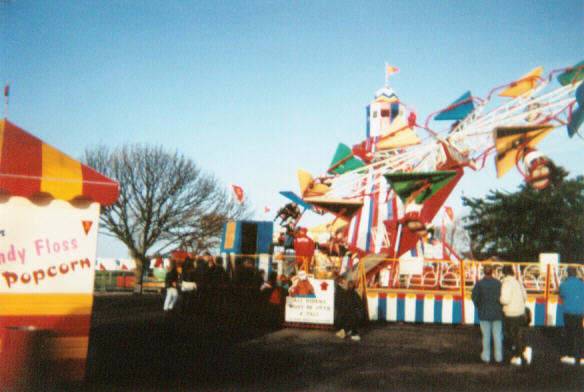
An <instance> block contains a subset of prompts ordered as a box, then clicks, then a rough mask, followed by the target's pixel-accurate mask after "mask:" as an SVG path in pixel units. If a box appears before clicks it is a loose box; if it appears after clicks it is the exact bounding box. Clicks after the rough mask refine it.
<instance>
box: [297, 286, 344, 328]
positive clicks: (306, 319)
mask: <svg viewBox="0 0 584 392" xmlns="http://www.w3.org/2000/svg"><path fill="white" fill-rule="evenodd" d="M289 291H290V295H289V296H288V297H286V322H290V323H308V324H329V325H332V324H333V323H334V321H335V284H334V280H329V279H313V278H311V277H308V278H307V279H304V280H299V279H298V280H297V281H296V282H295V283H294V284H293V285H292V287H291V288H290V290H289Z"/></svg>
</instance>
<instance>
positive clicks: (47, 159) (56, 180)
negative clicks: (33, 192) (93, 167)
mask: <svg viewBox="0 0 584 392" xmlns="http://www.w3.org/2000/svg"><path fill="white" fill-rule="evenodd" d="M41 192H47V193H50V194H51V195H53V197H54V198H56V199H64V200H71V199H73V198H75V197H77V196H79V195H81V194H82V193H83V174H82V172H81V163H79V162H78V161H76V160H74V159H72V158H69V157H68V156H67V155H65V154H63V153H62V152H60V151H59V150H56V149H54V148H53V147H51V146H49V145H47V144H44V143H43V178H42V181H41Z"/></svg>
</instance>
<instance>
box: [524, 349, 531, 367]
mask: <svg viewBox="0 0 584 392" xmlns="http://www.w3.org/2000/svg"><path fill="white" fill-rule="evenodd" d="M532 358H533V349H532V348H531V347H529V346H527V347H525V350H523V359H525V363H526V364H528V365H531V359H532Z"/></svg>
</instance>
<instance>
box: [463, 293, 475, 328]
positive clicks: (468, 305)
mask: <svg viewBox="0 0 584 392" xmlns="http://www.w3.org/2000/svg"><path fill="white" fill-rule="evenodd" d="M475 316H476V310H475V306H474V303H473V302H472V299H470V298H465V299H464V324H478V320H476V318H475Z"/></svg>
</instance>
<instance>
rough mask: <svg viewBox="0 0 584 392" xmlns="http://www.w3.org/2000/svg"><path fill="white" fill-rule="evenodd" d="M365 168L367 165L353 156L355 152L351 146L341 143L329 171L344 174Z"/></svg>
mask: <svg viewBox="0 0 584 392" xmlns="http://www.w3.org/2000/svg"><path fill="white" fill-rule="evenodd" d="M363 166H365V164H364V163H363V162H362V161H361V160H359V159H357V158H355V157H354V156H353V151H352V150H351V148H350V147H349V146H347V145H345V144H343V143H339V146H338V147H337V151H336V152H335V155H334V156H333V160H332V162H331V164H330V167H329V169H328V171H329V172H333V173H337V174H343V173H346V172H348V171H351V170H355V169H358V168H360V167H363Z"/></svg>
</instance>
